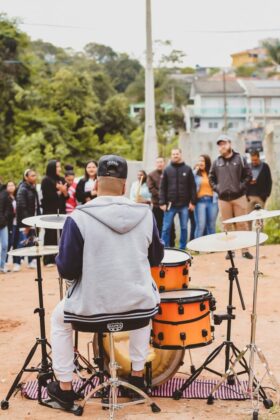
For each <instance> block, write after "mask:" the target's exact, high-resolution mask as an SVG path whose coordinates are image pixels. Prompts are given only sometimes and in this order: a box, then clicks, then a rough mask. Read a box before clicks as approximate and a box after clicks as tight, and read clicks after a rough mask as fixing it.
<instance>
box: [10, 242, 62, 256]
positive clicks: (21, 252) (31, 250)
mask: <svg viewBox="0 0 280 420" xmlns="http://www.w3.org/2000/svg"><path fill="white" fill-rule="evenodd" d="M8 254H9V255H12V256H13V257H41V256H43V255H54V254H58V246H56V245H45V246H43V245H39V246H27V247H25V248H18V249H13V250H12V251H10V252H8Z"/></svg>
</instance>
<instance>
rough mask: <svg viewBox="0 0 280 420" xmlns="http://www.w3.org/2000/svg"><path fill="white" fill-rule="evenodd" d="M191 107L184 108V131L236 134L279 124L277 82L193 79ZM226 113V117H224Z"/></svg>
mask: <svg viewBox="0 0 280 420" xmlns="http://www.w3.org/2000/svg"><path fill="white" fill-rule="evenodd" d="M190 100H191V101H192V102H193V104H192V105H187V106H186V107H184V113H185V121H186V130H187V132H189V133H190V132H193V131H196V132H201V133H209V132H210V133H211V132H221V131H223V130H224V127H225V121H226V122H227V131H228V132H230V131H232V132H235V133H238V132H240V131H242V130H244V129H246V128H250V127H253V126H257V125H259V126H265V125H266V124H267V123H269V122H272V121H274V120H279V121H280V81H278V80H257V79H236V80H226V82H225V84H224V82H223V80H209V79H199V80H195V81H194V82H193V84H192V87H191V93H190ZM225 110H226V117H225Z"/></svg>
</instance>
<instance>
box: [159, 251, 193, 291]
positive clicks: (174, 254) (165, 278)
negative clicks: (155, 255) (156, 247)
mask: <svg viewBox="0 0 280 420" xmlns="http://www.w3.org/2000/svg"><path fill="white" fill-rule="evenodd" d="M191 260H192V257H191V255H190V254H188V253H187V252H185V251H182V250H180V249H173V248H165V250H164V257H163V260H162V262H161V264H160V266H159V267H152V268H151V272H152V276H153V279H154V280H155V282H156V284H157V286H158V289H159V291H160V293H161V292H165V291H167V290H177V289H187V287H188V285H189V282H190V277H189V270H190V266H191Z"/></svg>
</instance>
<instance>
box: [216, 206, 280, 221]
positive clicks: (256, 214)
mask: <svg viewBox="0 0 280 420" xmlns="http://www.w3.org/2000/svg"><path fill="white" fill-rule="evenodd" d="M276 216H280V210H264V209H260V210H253V211H251V213H248V214H244V215H243V216H238V217H232V218H231V219H227V220H224V221H223V223H239V222H253V221H254V220H260V219H268V218H270V217H276Z"/></svg>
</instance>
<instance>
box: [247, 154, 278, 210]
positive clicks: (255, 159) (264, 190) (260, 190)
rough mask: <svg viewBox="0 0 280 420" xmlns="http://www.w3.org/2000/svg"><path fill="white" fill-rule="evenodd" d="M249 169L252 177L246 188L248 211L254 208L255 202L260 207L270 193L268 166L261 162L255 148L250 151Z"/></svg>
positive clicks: (270, 181) (270, 182) (263, 204)
mask: <svg viewBox="0 0 280 420" xmlns="http://www.w3.org/2000/svg"><path fill="white" fill-rule="evenodd" d="M250 167H251V171H252V176H253V179H252V180H251V181H250V184H249V186H248V189H247V200H248V204H247V211H248V213H250V212H251V211H253V210H254V208H255V205H256V204H260V205H261V207H262V208H264V206H265V202H266V200H267V199H268V197H269V196H270V194H271V189H272V178H271V172H270V169H269V166H268V164H267V163H265V162H262V161H261V159H260V154H259V152H258V151H257V150H255V151H253V152H252V153H251V164H250Z"/></svg>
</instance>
